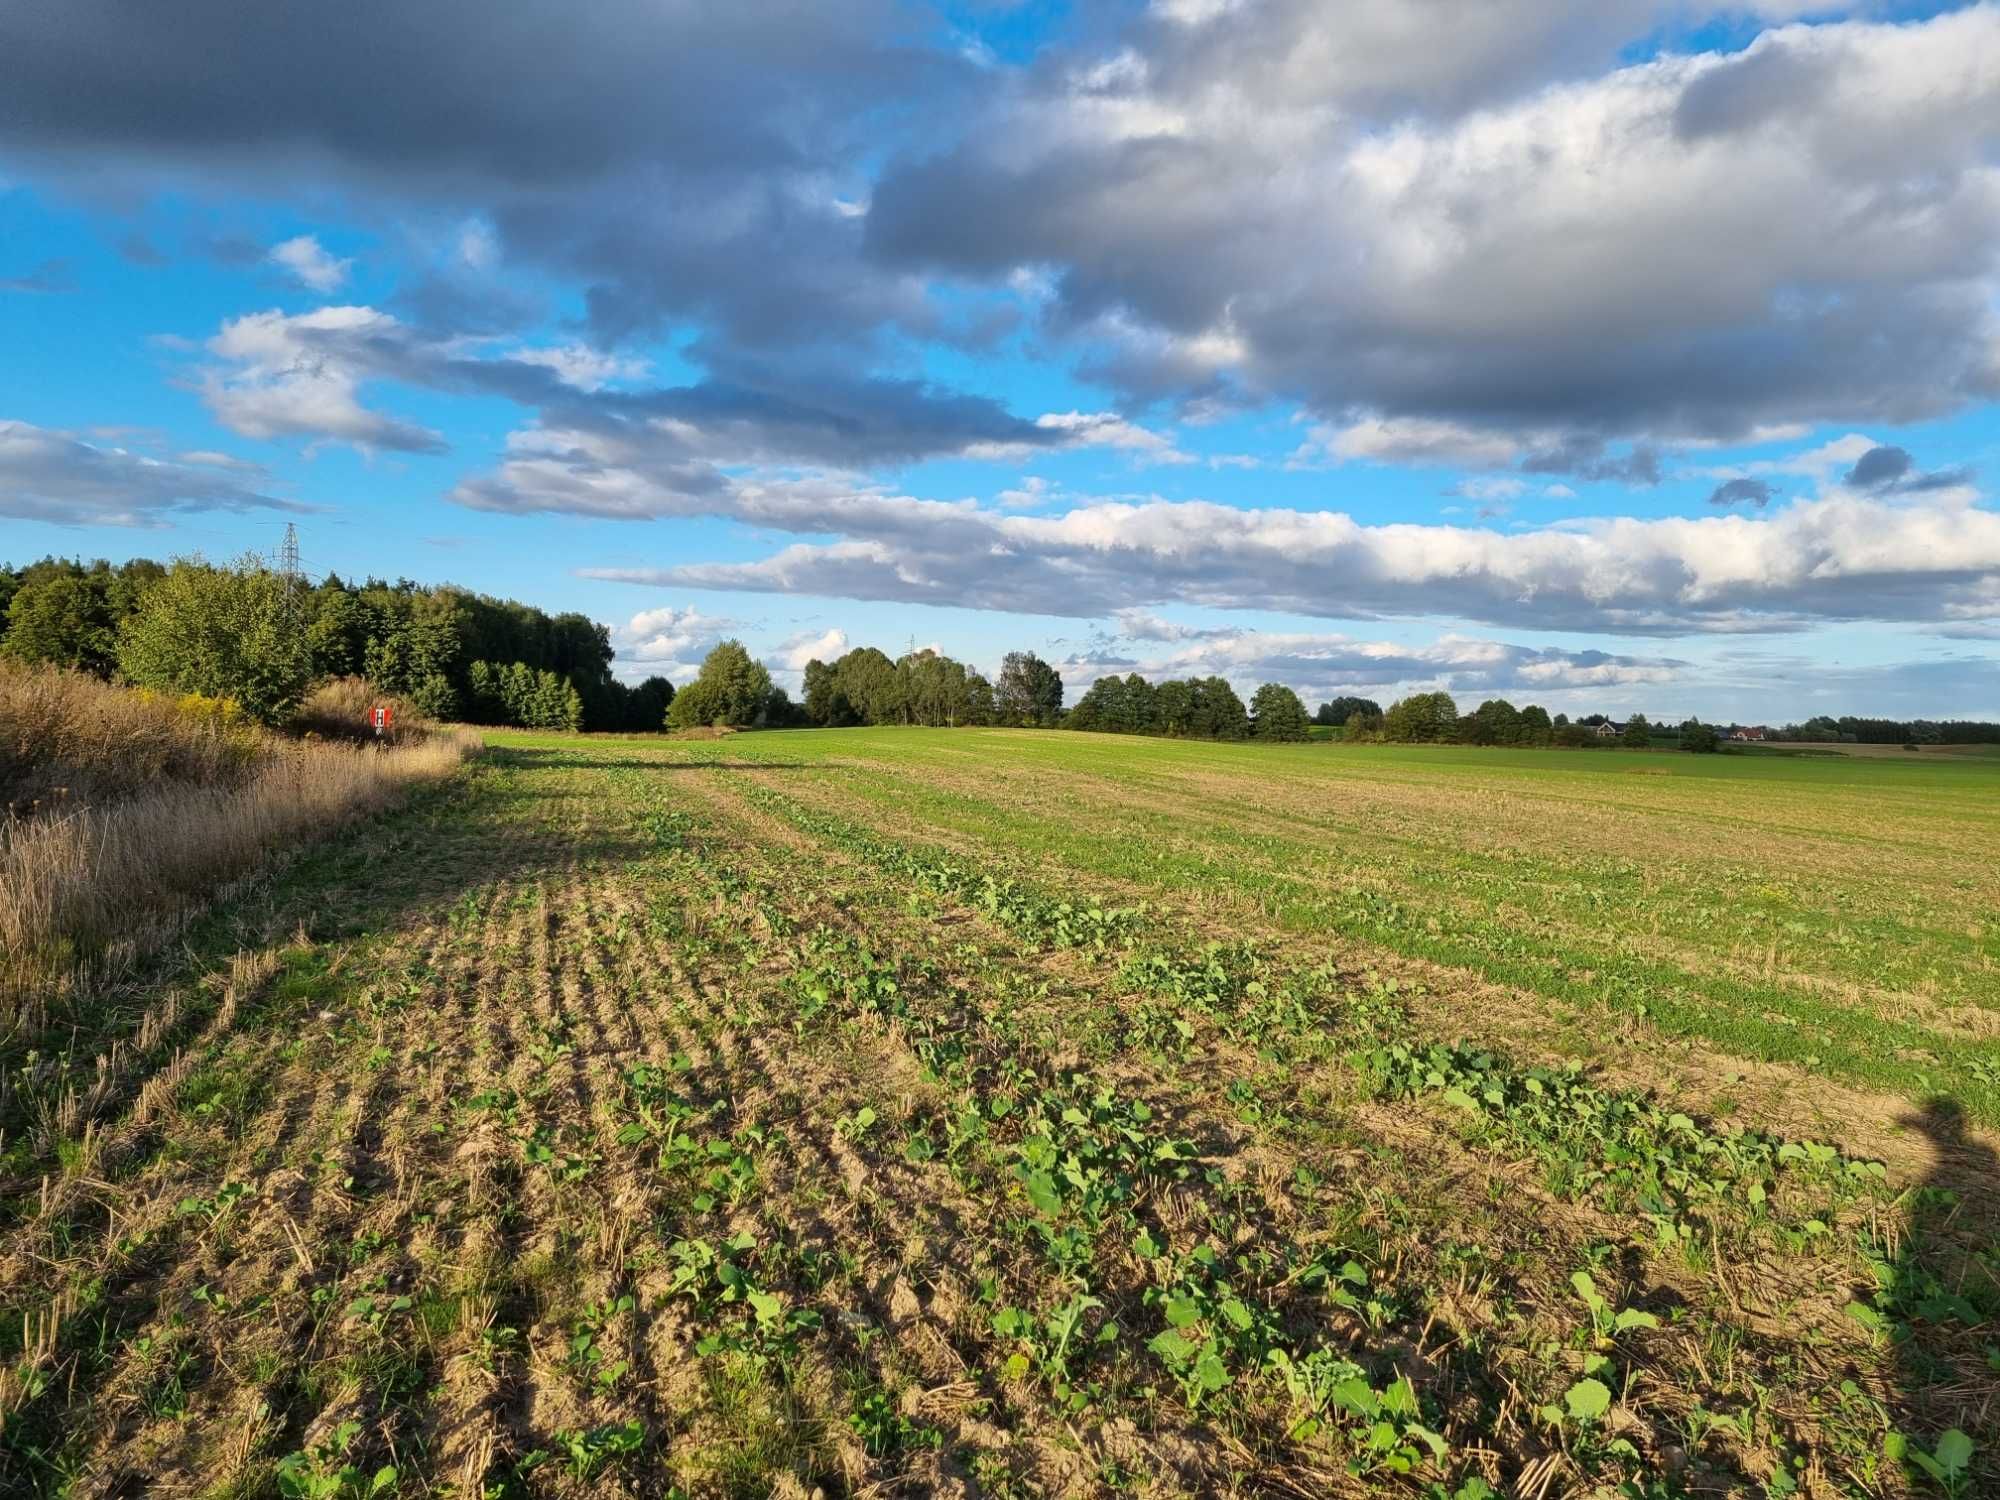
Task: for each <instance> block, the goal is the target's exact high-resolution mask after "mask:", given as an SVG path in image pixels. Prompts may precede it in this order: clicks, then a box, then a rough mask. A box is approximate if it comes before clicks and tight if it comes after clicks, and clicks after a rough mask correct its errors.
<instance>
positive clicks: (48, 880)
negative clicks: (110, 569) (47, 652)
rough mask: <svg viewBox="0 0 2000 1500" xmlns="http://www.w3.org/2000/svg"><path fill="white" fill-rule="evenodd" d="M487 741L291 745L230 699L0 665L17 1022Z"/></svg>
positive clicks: (0, 878) (9, 936)
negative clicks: (268, 866)
mask: <svg viewBox="0 0 2000 1500" xmlns="http://www.w3.org/2000/svg"><path fill="white" fill-rule="evenodd" d="M478 745H479V741H478V739H477V737H476V736H471V735H466V734H463V733H458V732H450V733H443V734H428V735H425V736H423V737H421V738H419V739H415V740H412V741H406V742H404V743H401V744H398V745H394V746H388V747H377V746H374V745H363V746H353V745H348V744H343V743H336V742H321V741H312V740H307V741H294V740H285V739H280V738H276V737H272V736H266V735H262V734H260V733H258V732H257V731H256V730H255V729H253V728H251V727H249V726H247V725H245V724H243V723H242V722H241V721H240V720H239V719H238V718H237V716H236V715H235V714H234V713H232V712H231V711H230V706H228V705H226V704H221V703H218V702H216V701H214V700H202V701H200V702H191V701H189V700H185V699H184V700H181V701H179V702H174V701H172V700H168V699H163V698H158V697H154V696H151V695H147V694H141V693H135V692H131V691H128V690H125V689H121V688H114V687H109V686H107V685H105V684H103V683H100V682H97V681H95V680H93V679H90V678H86V677H79V676H77V675H75V674H68V673H49V672H20V671H8V672H5V673H0V778H4V779H0V788H6V789H8V793H9V801H8V807H7V809H6V810H5V816H4V820H0V1027H3V1028H4V1029H5V1030H7V1031H9V1032H12V1033H13V1034H16V1035H18V1034H19V1033H20V1031H21V1029H23V1028H25V1029H27V1030H30V1031H32V1030H33V1029H35V1028H36V1027H37V1026H38V1025H39V1024H40V1021H41V1019H42V1018H43V1017H44V1016H45V1015H46V1013H47V1008H48V1005H49V1002H50V1001H52V1000H55V999H58V998H60V997H63V996H65V995H69V994H73V993H75V992H76V991H77V990H78V989H79V988H87V987H88V986H89V985H90V984H91V983H92V982H94V981H97V980H101V979H103V978H105V977H107V976H109V975H112V974H115V973H117V972H119V971H120V970H122V969H124V968H126V967H127V966H129V965H130V963H131V962H132V961H133V960H134V959H136V958H138V957H140V956H142V955H144V954H145V953H147V952H149V951H151V950H153V949H155V948H157V947H158V946H159V945H160V944H161V943H162V942H164V941H166V940H167V939H169V938H170V937H171V936H172V935H173V934H174V933H175V932H177V931H179V930H180V928H181V927H182V926H183V925H184V924H185V923H186V921H187V920H188V918H189V917H190V916H192V915H193V914H194V913H195V912H197V911H198V910H200V909H201V907H202V906H203V905H204V903H205V902H206V901H207V899H208V898H209V897H210V896H211V895H213V894H214V893H215V892H216V891H217V890H218V889H219V888H220V887H222V886H223V885H225V884H227V883H228V882H230V881H233V880H236V879H239V878H240V877H242V876H244V875H246V874H249V873H250V872H251V871H253V870H254V869H256V868H257V867H258V866H259V865H260V864H262V863H264V862H265V861H267V860H268V859H270V858H271V857H272V856H273V855H275V854H279V853H282V852H284V851H287V850H289V849H291V848H293V847H295V846H296V845H297V844H298V843H300V842H301V841H303V840H305V839H309V838H313V837H316V836H318V835H320V834H322V833H325V832H327V831H328V830H330V829H333V828H337V827H339V826H341V825H343V824H346V823H349V822H351V821H353V820H354V819H356V818H360V817H365V816H367V815H368V814H370V813H373V812H377V811H379V810H381V809H382V808H384V807H386V806H388V805H390V804H391V803H393V802H394V801H396V800H397V799H398V798H399V797H401V796H402V795H403V793H404V792H405V791H407V790H408V789H409V788H411V787H412V786H415V785H418V784H422V783H426V782H433V781H436V780H439V779H440V778H442V777H444V776H446V775H448V774H450V772H451V771H452V770H454V769H455V768H456V767H457V766H458V765H459V764H460V763H461V762H462V761H463V760H464V759H465V757H466V755H467V754H468V753H470V752H471V751H473V750H476V749H477V748H478Z"/></svg>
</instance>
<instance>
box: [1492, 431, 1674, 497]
mask: <svg viewBox="0 0 2000 1500" xmlns="http://www.w3.org/2000/svg"><path fill="white" fill-rule="evenodd" d="M1604 450H1605V444H1604V440H1603V439H1602V438H1599V437H1593V436H1590V435H1588V434H1575V435H1572V436H1569V437H1566V438H1564V439H1563V440H1562V441H1561V442H1560V443H1558V444H1557V445H1556V446H1554V447H1552V448H1544V449H1541V450H1540V451H1538V452H1535V453H1530V454H1529V455H1528V456H1527V457H1526V458H1524V459H1522V460H1521V472H1522V473H1524V474H1565V475H1571V476H1574V477H1575V478H1577V479H1587V480H1610V481H1613V482H1615V483H1618V484H1631V485H1655V484H1658V483H1659V482H1660V455H1659V454H1658V453H1657V452H1655V451H1654V450H1653V449H1652V448H1651V447H1648V446H1647V445H1645V444H1643V443H1641V444H1637V445H1635V446H1634V447H1633V448H1632V450H1631V452H1629V453H1626V454H1623V455H1622V456H1616V457H1614V456H1612V455H1610V454H1607V453H1606V452H1605V451H1604Z"/></svg>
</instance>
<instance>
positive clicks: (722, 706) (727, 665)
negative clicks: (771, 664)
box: [667, 640, 771, 729]
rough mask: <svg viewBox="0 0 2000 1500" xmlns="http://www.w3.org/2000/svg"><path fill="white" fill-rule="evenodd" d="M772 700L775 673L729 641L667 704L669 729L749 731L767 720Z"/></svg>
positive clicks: (712, 654)
mask: <svg viewBox="0 0 2000 1500" xmlns="http://www.w3.org/2000/svg"><path fill="white" fill-rule="evenodd" d="M770 700H771V674H770V673H769V672H768V671H766V670H765V669H764V667H763V665H762V664H761V663H759V662H757V661H756V660H754V659H753V658H752V657H751V655H750V653H749V652H748V651H746V650H744V649H743V643H742V642H741V641H736V640H729V641H724V642H722V643H721V644H720V645H718V646H717V647H716V648H715V649H714V650H713V651H711V652H709V653H708V656H707V658H706V659H705V660H704V661H703V662H702V664H701V673H700V675H699V676H697V677H696V678H695V680H694V681H693V682H691V683H690V684H688V686H686V687H685V688H682V689H681V690H680V691H679V692H678V693H676V694H674V701H673V702H672V703H670V704H668V705H667V727H668V728H669V729H694V728H698V727H701V726H704V725H730V726H734V727H736V728H747V727H748V726H750V725H752V724H756V723H759V722H761V721H762V720H763V718H764V716H765V713H766V711H767V709H768V708H769V706H770Z"/></svg>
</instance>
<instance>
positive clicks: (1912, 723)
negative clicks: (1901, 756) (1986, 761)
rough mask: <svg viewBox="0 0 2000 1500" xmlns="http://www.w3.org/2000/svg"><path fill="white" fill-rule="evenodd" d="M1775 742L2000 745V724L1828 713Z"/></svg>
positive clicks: (1782, 734)
mask: <svg viewBox="0 0 2000 1500" xmlns="http://www.w3.org/2000/svg"><path fill="white" fill-rule="evenodd" d="M1772 738H1773V739H1779V740H1797V741H1801V742H1804V743H1806V744H1821V745H1828V744H1846V745H2000V724H1990V723H1987V722H1986V721H1984V720H1982V719H1857V718H1854V717H1853V716H1851V715H1842V716H1841V717H1840V718H1837V719H1836V718H1831V717H1829V716H1827V715H1825V714H1822V715H1820V716H1819V717H1818V718H1813V719H1807V720H1806V721H1805V722H1804V723H1803V724H1787V725H1786V726H1785V727H1784V728H1782V729H1780V730H1777V731H1776V732H1775V733H1774V734H1773V735H1772Z"/></svg>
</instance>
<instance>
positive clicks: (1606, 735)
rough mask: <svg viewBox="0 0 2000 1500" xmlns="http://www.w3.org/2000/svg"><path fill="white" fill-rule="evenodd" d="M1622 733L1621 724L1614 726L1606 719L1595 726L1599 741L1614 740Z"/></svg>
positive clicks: (1622, 727) (1623, 728)
mask: <svg viewBox="0 0 2000 1500" xmlns="http://www.w3.org/2000/svg"><path fill="white" fill-rule="evenodd" d="M1624 732H1625V726H1624V725H1623V724H1614V723H1613V722H1612V721H1611V720H1609V719H1606V720H1605V721H1604V722H1603V723H1602V724H1599V725H1598V726H1597V737H1598V738H1599V739H1600V740H1615V739H1617V738H1618V737H1619V736H1620V735H1622V734H1623V733H1624Z"/></svg>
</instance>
